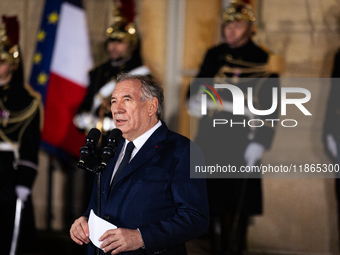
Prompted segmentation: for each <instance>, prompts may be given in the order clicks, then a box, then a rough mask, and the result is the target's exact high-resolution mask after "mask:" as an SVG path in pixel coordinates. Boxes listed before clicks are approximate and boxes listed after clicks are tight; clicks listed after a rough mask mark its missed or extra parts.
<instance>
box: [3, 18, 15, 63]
mask: <svg viewBox="0 0 340 255" xmlns="http://www.w3.org/2000/svg"><path fill="white" fill-rule="evenodd" d="M18 43H19V22H18V19H17V17H16V16H13V17H6V16H2V24H1V25H0V61H5V62H6V63H9V64H13V65H18V64H19V61H20V58H19V46H18Z"/></svg>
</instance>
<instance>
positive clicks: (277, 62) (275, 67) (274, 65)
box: [266, 53, 286, 74]
mask: <svg viewBox="0 0 340 255" xmlns="http://www.w3.org/2000/svg"><path fill="white" fill-rule="evenodd" d="M285 69H286V61H285V58H284V57H283V56H280V55H276V54H273V53H271V54H269V56H268V61H267V64H266V70H267V72H269V73H276V74H282V73H283V72H284V71H285Z"/></svg>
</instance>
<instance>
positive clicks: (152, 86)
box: [117, 73, 164, 120]
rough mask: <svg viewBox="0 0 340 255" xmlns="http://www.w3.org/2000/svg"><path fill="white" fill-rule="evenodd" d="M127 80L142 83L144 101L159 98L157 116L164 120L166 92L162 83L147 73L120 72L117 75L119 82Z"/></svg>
mask: <svg viewBox="0 0 340 255" xmlns="http://www.w3.org/2000/svg"><path fill="white" fill-rule="evenodd" d="M125 80H138V81H140V82H141V83H142V95H141V97H142V98H141V99H142V101H146V100H148V101H151V100H152V98H154V97H155V98H157V100H158V108H157V112H156V116H157V119H158V120H162V119H163V101H164V94H163V88H162V87H161V85H160V84H159V83H158V82H157V81H156V80H155V79H154V78H152V77H149V76H145V75H138V74H128V73H120V74H118V75H117V83H118V82H122V81H125Z"/></svg>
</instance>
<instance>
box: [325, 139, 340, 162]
mask: <svg viewBox="0 0 340 255" xmlns="http://www.w3.org/2000/svg"><path fill="white" fill-rule="evenodd" d="M326 141H327V148H328V150H329V151H330V152H331V154H332V155H333V156H334V157H335V158H337V157H338V148H337V144H336V141H335V139H334V136H333V135H331V134H327V135H326Z"/></svg>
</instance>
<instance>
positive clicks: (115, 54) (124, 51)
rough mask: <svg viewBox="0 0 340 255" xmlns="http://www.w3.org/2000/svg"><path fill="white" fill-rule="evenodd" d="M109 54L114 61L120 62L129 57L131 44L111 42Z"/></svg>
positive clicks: (118, 41)
mask: <svg viewBox="0 0 340 255" xmlns="http://www.w3.org/2000/svg"><path fill="white" fill-rule="evenodd" d="M106 49H107V52H108V53H109V56H110V58H111V59H112V60H120V59H123V58H125V57H127V56H128V55H129V49H130V42H128V41H120V40H116V41H111V42H108V44H107V46H106Z"/></svg>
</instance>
